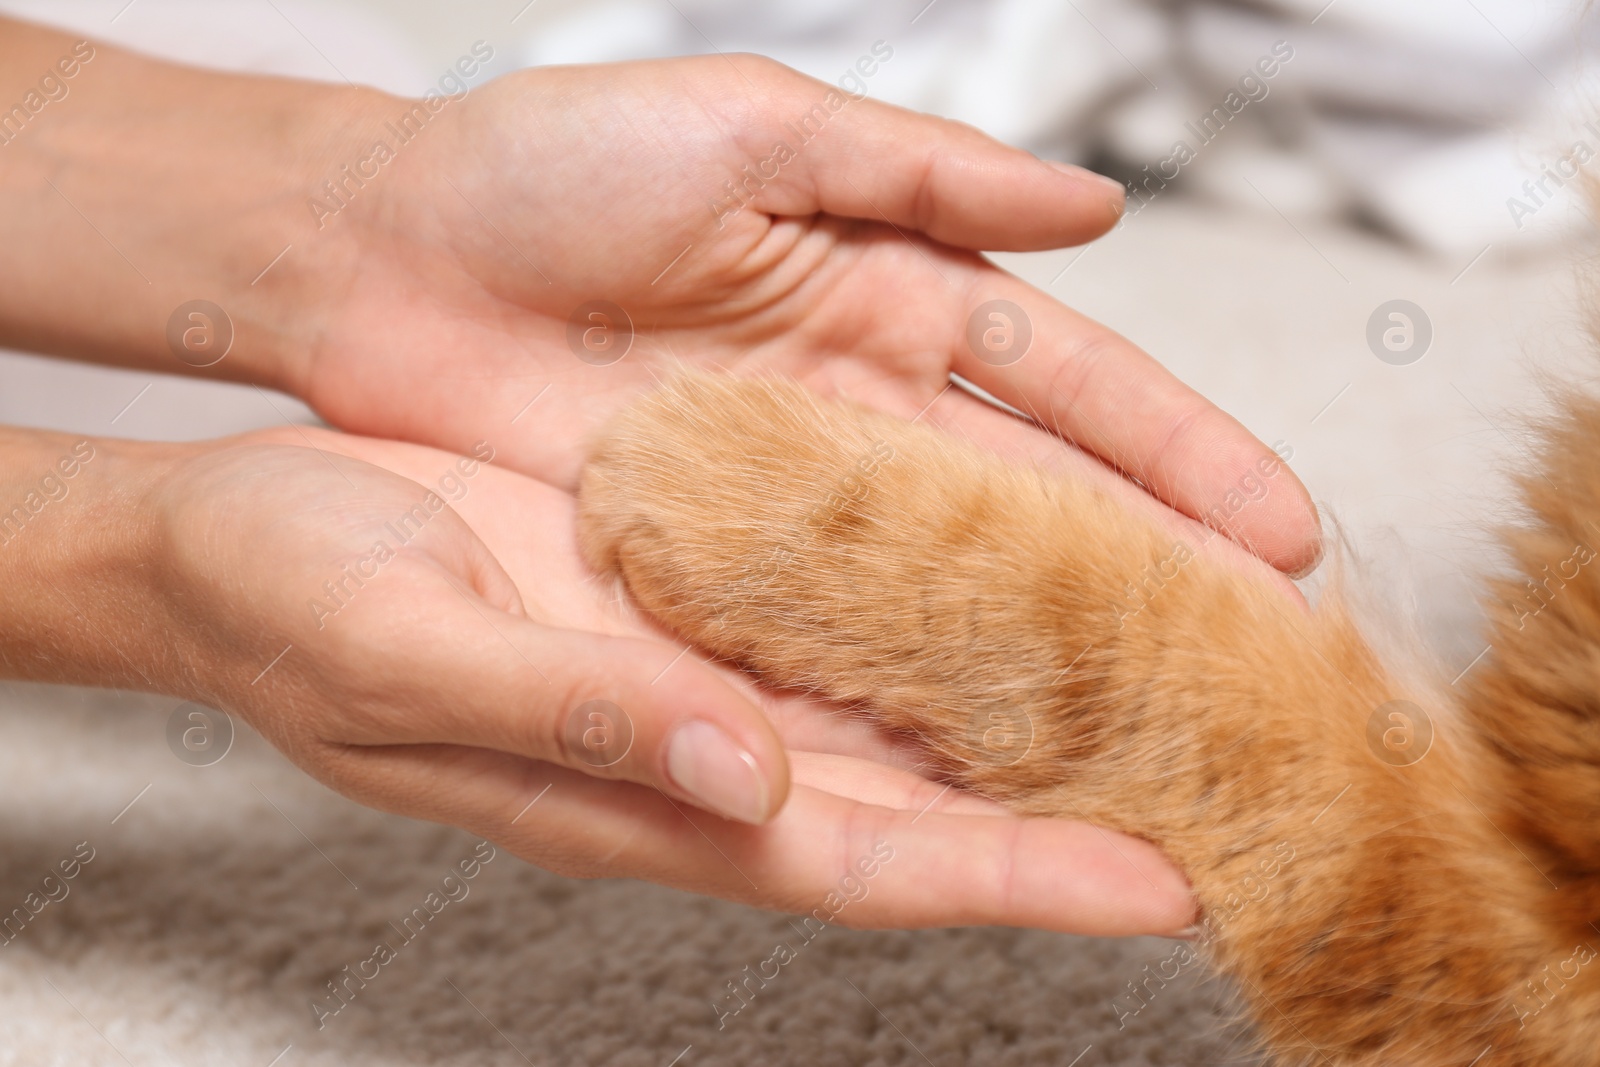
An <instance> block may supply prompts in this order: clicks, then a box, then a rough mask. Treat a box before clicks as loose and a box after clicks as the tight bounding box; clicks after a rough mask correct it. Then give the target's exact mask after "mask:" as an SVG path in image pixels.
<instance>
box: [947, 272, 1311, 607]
mask: <svg viewBox="0 0 1600 1067" xmlns="http://www.w3.org/2000/svg"><path fill="white" fill-rule="evenodd" d="M997 300H998V301H1006V302H1008V303H1009V305H1010V306H1009V307H991V308H988V309H985V308H984V307H983V305H985V304H987V303H988V302H990V301H997ZM966 306H967V307H969V308H971V309H972V312H971V314H972V316H973V317H972V318H971V319H964V321H965V322H967V323H968V328H967V330H966V331H965V332H964V333H963V335H962V336H961V337H960V338H959V339H958V340H957V341H956V347H955V350H954V357H955V358H954V361H953V366H954V370H955V372H956V373H957V374H959V375H961V376H962V377H963V378H966V379H968V380H969V381H971V382H973V383H974V384H975V385H977V386H978V387H979V388H980V389H983V390H985V391H986V392H989V393H991V394H993V395H994V396H995V397H997V398H999V399H1000V400H1003V401H1004V402H1006V403H1007V404H1010V405H1011V406H1012V407H1015V408H1017V409H1018V410H1020V411H1022V412H1024V413H1025V414H1027V415H1028V416H1030V417H1031V418H1033V419H1035V420H1037V421H1038V422H1039V423H1040V424H1041V425H1043V426H1045V427H1047V428H1049V429H1051V430H1053V431H1054V432H1056V433H1058V434H1060V435H1061V436H1063V437H1065V438H1066V439H1067V440H1069V441H1071V442H1073V443H1074V444H1076V445H1077V446H1078V447H1080V448H1082V449H1084V450H1085V451H1088V452H1091V453H1093V454H1094V455H1096V456H1098V457H1099V458H1100V459H1101V460H1102V461H1104V462H1105V463H1107V464H1108V465H1110V466H1112V467H1115V468H1117V469H1118V470H1121V471H1122V472H1124V473H1125V474H1127V475H1128V476H1129V477H1131V478H1132V479H1134V480H1135V481H1136V482H1138V483H1139V484H1140V485H1142V486H1143V487H1145V488H1146V489H1148V490H1149V491H1150V492H1151V493H1152V494H1154V495H1155V496H1156V497H1158V498H1159V499H1161V500H1163V501H1165V502H1166V503H1167V504H1169V505H1170V506H1171V507H1173V508H1174V509H1176V510H1177V511H1180V512H1182V513H1183V514H1185V515H1188V516H1189V517H1190V518H1193V519H1196V520H1197V521H1199V522H1202V523H1204V524H1205V525H1207V526H1210V527H1211V528H1213V529H1215V530H1217V531H1219V532H1220V533H1223V534H1226V535H1227V536H1228V537H1229V538H1231V539H1232V540H1234V541H1235V542H1237V543H1238V544H1240V545H1242V546H1243V547H1245V548H1247V549H1249V550H1250V551H1251V552H1253V553H1254V554H1255V555H1257V556H1260V557H1261V558H1262V559H1264V560H1266V561H1267V562H1268V563H1270V564H1272V565H1273V566H1274V567H1276V568H1277V569H1278V570H1280V571H1284V572H1285V573H1288V574H1293V575H1299V574H1303V573H1306V572H1309V571H1310V570H1311V569H1312V568H1313V567H1315V566H1316V563H1317V561H1318V560H1319V559H1320V558H1321V554H1322V543H1321V528H1320V525H1319V523H1318V519H1317V511H1316V507H1315V506H1314V505H1313V504H1312V503H1311V498H1310V495H1309V494H1307V492H1306V490H1305V487H1304V486H1303V485H1301V483H1300V480H1299V479H1298V478H1296V477H1295V475H1294V473H1293V472H1292V471H1290V470H1289V468H1288V466H1287V465H1286V464H1285V463H1284V462H1283V461H1282V460H1281V459H1280V458H1279V457H1278V455H1277V454H1276V453H1274V452H1273V451H1272V449H1270V448H1268V447H1267V446H1266V445H1265V444H1263V443H1261V442H1260V441H1258V440H1256V438H1255V437H1254V436H1253V435H1252V434H1251V433H1250V431H1248V430H1246V429H1245V428H1244V427H1243V426H1242V425H1240V424H1239V422H1238V421H1237V420H1235V419H1234V418H1233V417H1232V416H1230V415H1228V414H1226V413H1225V412H1223V411H1222V410H1221V409H1220V408H1218V407H1216V406H1215V405H1213V404H1211V403H1210V402H1209V401H1207V400H1206V399H1205V398H1204V397H1202V396H1201V395H1200V394H1199V393H1196V392H1195V391H1194V390H1193V389H1190V388H1189V387H1188V386H1187V385H1184V384H1183V383H1182V382H1180V381H1179V380H1178V379H1177V378H1175V377H1174V376H1173V375H1172V374H1171V373H1170V372H1169V371H1168V370H1167V369H1166V368H1165V367H1163V366H1161V364H1159V363H1157V362H1156V361H1155V360H1154V359H1152V358H1151V357H1150V356H1148V355H1146V354H1145V353H1144V352H1143V351H1141V350H1140V349H1139V348H1138V347H1136V346H1135V345H1133V344H1132V343H1131V342H1129V341H1128V340H1126V339H1125V338H1123V337H1121V336H1119V335H1117V334H1116V333H1114V332H1112V331H1111V330H1109V329H1107V328H1106V327H1104V326H1101V325H1100V324H1098V323H1096V322H1094V321H1092V320H1090V319H1087V318H1085V317H1084V316H1082V315H1079V314H1078V313H1077V312H1075V311H1073V310H1071V309H1070V308H1067V307H1065V306H1064V305H1062V304H1061V303H1059V302H1058V301H1056V300H1054V299H1052V298H1051V297H1050V296H1049V295H1047V294H1045V293H1042V292H1040V291H1039V290H1037V289H1035V288H1033V287H1032V286H1030V285H1028V284H1027V283H1025V282H1023V281H1021V280H1020V279H1017V278H1013V277H1011V276H1010V275H1007V274H1004V273H1003V272H1000V271H997V270H990V269H987V268H985V269H983V270H982V272H981V273H980V274H979V275H978V281H977V283H976V284H974V285H973V286H972V288H971V289H970V291H969V295H968V298H967V301H966ZM1019 312H1020V313H1019ZM991 342H992V343H991ZM1024 343H1025V345H1026V347H1023V345H1024Z"/></svg>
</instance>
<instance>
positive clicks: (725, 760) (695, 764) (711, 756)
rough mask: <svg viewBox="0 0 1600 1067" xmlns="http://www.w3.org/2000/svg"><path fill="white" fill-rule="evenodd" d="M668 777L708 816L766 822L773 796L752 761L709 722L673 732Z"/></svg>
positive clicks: (694, 723) (696, 722)
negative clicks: (711, 812)
mask: <svg viewBox="0 0 1600 1067" xmlns="http://www.w3.org/2000/svg"><path fill="white" fill-rule="evenodd" d="M667 777H669V778H671V779H672V782H673V784H674V785H676V786H677V787H678V788H679V789H681V790H683V791H684V792H685V793H687V794H689V796H690V797H692V798H694V802H695V804H696V805H697V806H699V807H702V808H705V809H706V810H708V811H713V812H716V813H717V814H718V815H722V816H726V817H727V818H729V819H737V820H739V821H740V822H747V823H756V824H760V823H763V822H766V821H767V816H768V814H769V812H768V810H767V808H768V805H769V804H770V803H771V798H772V791H771V790H770V789H768V788H767V779H766V777H765V776H764V775H762V773H761V768H760V767H759V766H758V765H757V764H756V758H755V757H754V756H752V755H751V754H750V753H748V752H746V751H745V750H744V749H743V748H741V747H740V746H739V745H738V744H737V743H736V742H735V741H734V740H733V738H731V737H729V736H728V735H727V734H725V733H723V732H722V730H720V729H718V728H717V727H715V726H713V725H711V724H710V723H708V722H701V721H699V720H696V721H694V722H686V723H684V724H683V725H682V726H680V727H678V728H677V729H676V730H674V731H673V732H672V738H671V740H669V741H668V742H667Z"/></svg>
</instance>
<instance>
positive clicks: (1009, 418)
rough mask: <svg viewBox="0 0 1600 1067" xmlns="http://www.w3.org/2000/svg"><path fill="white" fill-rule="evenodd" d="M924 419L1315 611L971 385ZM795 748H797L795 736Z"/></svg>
mask: <svg viewBox="0 0 1600 1067" xmlns="http://www.w3.org/2000/svg"><path fill="white" fill-rule="evenodd" d="M922 421H924V422H926V423H928V424H930V425H933V426H938V427H939V428H941V429H944V430H948V431H949V432H951V433H954V434H957V435H959V436H961V437H964V438H966V439H967V440H970V441H972V442H974V443H976V444H979V445H982V446H984V447H986V448H988V449H990V450H991V451H994V452H998V453H1000V454H1001V455H1004V456H1008V457H1015V458H1017V459H1020V460H1024V461H1026V462H1030V463H1033V464H1036V465H1037V466H1040V467H1043V468H1045V469H1046V470H1050V471H1054V472H1058V473H1060V474H1061V476H1063V477H1066V478H1070V479H1072V480H1074V481H1078V482H1082V483H1085V484H1088V485H1092V486H1095V487H1097V488H1099V489H1101V490H1102V491H1104V492H1105V493H1107V494H1109V495H1110V496H1111V497H1112V498H1113V499H1116V500H1119V501H1121V502H1122V504H1123V506H1124V507H1126V508H1127V509H1128V510H1129V511H1131V512H1134V513H1136V514H1142V515H1145V516H1147V517H1148V518H1149V520H1150V521H1151V522H1153V523H1155V524H1156V525H1157V526H1159V527H1160V528H1162V529H1165V530H1166V531H1168V532H1169V533H1171V534H1172V535H1173V536H1174V537H1177V538H1181V539H1182V540H1183V541H1184V542H1185V543H1186V544H1188V545H1189V546H1190V547H1191V548H1192V549H1193V550H1194V551H1195V552H1196V553H1197V555H1198V556H1199V557H1200V558H1202V559H1208V560H1212V561H1214V562H1216V563H1217V564H1218V565H1220V566H1223V567H1227V568H1229V569H1230V570H1232V571H1235V572H1237V573H1240V574H1244V575H1248V576H1250V577H1251V578H1252V579H1254V580H1257V581H1260V582H1262V583H1264V584H1265V585H1267V586H1268V587H1269V588H1272V589H1274V590H1276V591H1277V592H1278V593H1279V594H1280V595H1282V596H1283V597H1284V598H1285V599H1286V600H1287V601H1288V602H1289V603H1290V604H1293V605H1295V606H1296V607H1298V608H1299V609H1301V610H1305V611H1309V610H1310V607H1309V605H1308V604H1307V603H1306V599H1305V595H1304V594H1303V593H1301V592H1300V589H1299V587H1298V586H1296V585H1295V584H1294V582H1292V581H1290V580H1289V579H1288V578H1287V577H1285V576H1284V575H1283V574H1282V573H1281V572H1279V571H1276V570H1274V569H1273V568H1272V567H1271V566H1270V565H1268V564H1267V562H1266V561H1265V560H1262V559H1261V558H1260V557H1258V556H1255V555H1252V554H1251V553H1250V552H1249V551H1248V550H1246V549H1245V548H1243V547H1241V546H1240V545H1238V544H1235V543H1234V542H1233V541H1230V540H1229V539H1228V538H1227V537H1224V536H1221V535H1219V534H1217V533H1216V532H1215V531H1213V530H1211V529H1208V528H1207V527H1204V526H1201V525H1200V524H1199V523H1197V522H1195V521H1194V520H1193V519H1191V518H1189V517H1188V516H1186V515H1180V514H1179V513H1178V512H1176V511H1174V510H1172V509H1171V508H1170V507H1167V506H1166V505H1165V504H1163V503H1161V502H1160V501H1159V500H1157V499H1156V498H1155V497H1153V496H1151V495H1149V494H1148V493H1146V492H1144V491H1142V490H1140V489H1139V488H1138V487H1136V486H1135V485H1134V484H1133V483H1132V482H1130V481H1128V480H1127V479H1126V478H1123V477H1122V476H1120V475H1118V474H1117V473H1116V472H1115V471H1113V470H1111V469H1110V468H1108V467H1106V466H1105V465H1104V464H1102V463H1100V462H1098V461H1097V460H1096V459H1095V458H1094V457H1093V456H1089V455H1085V454H1084V453H1083V452H1080V451H1079V450H1078V449H1076V448H1074V447H1073V446H1071V445H1069V444H1067V443H1066V442H1065V441H1063V440H1061V438H1059V437H1056V436H1055V435H1053V434H1050V433H1047V432H1046V431H1044V430H1041V429H1039V428H1038V427H1036V426H1034V425H1032V424H1031V423H1028V422H1025V421H1024V420H1022V419H1019V418H1017V417H1015V416H1014V415H1011V414H1009V413H1007V412H1004V411H1001V410H1000V409H999V408H996V407H994V406H993V405H991V404H988V403H985V402H984V401H981V400H978V399H977V398H976V397H973V396H971V395H969V394H968V393H967V392H966V391H965V390H962V389H949V390H947V391H946V392H945V393H944V394H943V395H942V396H941V397H940V398H939V400H938V401H937V402H936V403H934V404H933V405H932V406H931V407H929V408H928V409H927V412H926V414H925V415H924V416H923V420H922ZM1129 577H1130V578H1132V577H1135V576H1133V575H1130V576H1129ZM789 747H791V748H793V747H795V746H794V743H793V742H792V741H790V742H789Z"/></svg>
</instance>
